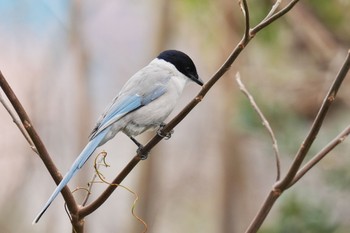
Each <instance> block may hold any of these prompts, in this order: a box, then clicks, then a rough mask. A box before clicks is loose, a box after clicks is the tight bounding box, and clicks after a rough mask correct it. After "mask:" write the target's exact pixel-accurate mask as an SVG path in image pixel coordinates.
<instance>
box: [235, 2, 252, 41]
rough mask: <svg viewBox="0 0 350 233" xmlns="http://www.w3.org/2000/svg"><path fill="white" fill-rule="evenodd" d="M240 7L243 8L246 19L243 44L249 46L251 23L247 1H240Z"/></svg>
mask: <svg viewBox="0 0 350 233" xmlns="http://www.w3.org/2000/svg"><path fill="white" fill-rule="evenodd" d="M238 3H239V6H240V8H241V11H242V13H243V16H244V19H245V30H244V36H243V43H244V44H247V43H248V41H249V40H250V39H251V38H250V34H249V31H250V21H249V18H250V17H249V8H248V3H247V0H239V2H238Z"/></svg>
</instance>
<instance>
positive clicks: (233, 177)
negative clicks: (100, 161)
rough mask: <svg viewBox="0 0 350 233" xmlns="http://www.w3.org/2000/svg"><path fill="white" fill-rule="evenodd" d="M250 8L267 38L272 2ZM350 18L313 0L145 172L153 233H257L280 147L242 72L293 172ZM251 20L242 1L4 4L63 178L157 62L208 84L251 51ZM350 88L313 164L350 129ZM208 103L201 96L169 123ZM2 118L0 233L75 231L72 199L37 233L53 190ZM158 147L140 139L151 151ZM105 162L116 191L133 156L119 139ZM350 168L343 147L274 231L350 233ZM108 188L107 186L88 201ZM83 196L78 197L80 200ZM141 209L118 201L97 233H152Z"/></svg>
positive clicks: (0, 44)
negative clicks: (172, 57)
mask: <svg viewBox="0 0 350 233" xmlns="http://www.w3.org/2000/svg"><path fill="white" fill-rule="evenodd" d="M248 2H249V6H250V13H251V23H252V25H256V24H257V23H258V22H259V21H260V20H262V19H263V18H264V17H265V16H266V14H267V13H268V12H269V10H270V8H271V5H272V2H273V1H269V0H264V1H262V0H251V1H248ZM349 11H350V2H349V1H346V0H334V1H318V0H309V1H301V2H300V3H299V4H298V5H297V6H296V7H295V8H294V9H293V10H292V11H291V12H290V13H288V14H287V15H286V16H285V17H283V18H282V19H280V20H278V21H277V22H275V23H274V24H273V25H271V26H269V27H268V28H266V29H264V30H263V31H262V32H261V33H259V34H258V35H257V36H256V37H255V38H254V39H253V40H252V41H251V43H250V44H249V45H248V47H247V48H245V49H244V51H243V52H242V54H241V55H240V56H239V58H238V59H237V61H236V62H235V63H234V64H233V66H232V68H231V70H230V71H229V72H227V73H226V74H225V76H224V77H223V78H222V79H221V80H220V81H219V82H218V83H217V84H216V85H215V86H214V88H213V89H212V90H211V91H210V92H209V93H208V95H207V96H206V97H205V99H204V100H203V101H202V102H201V103H200V104H199V105H198V106H197V107H196V108H195V109H194V110H193V111H192V112H191V114H190V115H188V117H187V118H186V119H184V121H183V122H181V124H179V125H178V126H177V127H176V128H175V133H174V134H173V136H172V138H171V140H168V141H162V142H161V143H160V144H158V145H157V147H156V148H155V149H154V150H153V151H152V152H151V154H150V157H149V159H147V160H146V161H142V162H141V163H139V165H137V167H136V169H134V170H133V171H132V173H131V174H130V175H129V176H128V177H127V179H126V180H125V182H124V183H123V184H124V185H125V186H127V187H128V188H130V189H132V190H133V191H134V192H136V193H137V194H138V195H139V197H140V199H139V201H138V202H137V204H136V213H137V214H138V215H139V216H140V217H141V218H142V219H143V220H144V221H146V222H147V224H148V228H149V231H148V232H152V233H153V232H155V233H177V232H201V233H213V232H232V233H236V232H244V230H245V229H246V228H247V226H248V225H249V223H250V221H251V220H252V219H253V217H254V216H255V214H256V213H257V211H258V210H259V208H260V206H261V204H262V202H263V200H264V199H265V197H266V195H267V194H268V192H269V190H270V189H271V187H272V185H273V183H274V181H275V177H276V168H275V161H274V156H273V150H272V145H271V140H270V138H269V135H268V133H267V131H266V130H265V128H264V127H263V126H262V124H261V122H260V120H259V118H258V117H257V115H256V114H255V112H254V111H253V109H252V107H251V106H250V104H249V102H248V101H247V98H246V97H245V96H244V95H243V94H242V93H241V92H240V91H239V89H238V86H237V84H236V82H235V74H236V73H237V72H238V71H239V72H240V74H241V77H242V81H243V82H244V83H245V85H246V87H247V88H248V90H249V91H250V92H251V93H252V94H253V96H254V97H255V99H256V101H257V103H258V105H259V106H260V107H261V109H262V111H263V112H264V113H265V115H266V117H267V119H268V120H269V122H270V124H271V127H272V128H273V130H274V132H275V134H276V137H277V141H278V143H279V148H280V152H281V156H282V172H283V174H284V173H285V172H286V170H287V168H288V166H289V164H290V162H291V160H292V158H293V156H294V155H295V153H296V151H297V150H298V148H299V145H300V144H301V142H302V141H303V139H304V137H305V135H306V133H307V132H308V130H309V128H310V125H311V123H312V120H313V118H314V117H315V115H316V113H317V111H318V108H319V106H320V104H321V102H322V98H323V97H324V95H325V94H326V93H327V90H328V88H329V86H330V84H331V83H332V80H333V78H334V77H335V75H336V73H337V71H338V69H339V68H340V66H341V65H342V62H343V60H344V58H345V56H346V52H347V50H348V49H349V45H350V27H349V22H350V14H349ZM243 22H244V21H243V18H242V14H241V11H240V8H239V5H238V1H231V0H217V1H209V0H182V1H166V0H151V1H135V0H131V1H130V0H116V1H108V0H104V1H97V0H85V1H79V0H72V1H68V0H61V1H58V0H53V1H49V0H41V1H30V0H2V1H0V35H1V36H0V49H1V53H0V69H1V72H2V73H3V74H4V76H5V77H6V78H7V80H8V82H9V83H10V85H11V86H12V88H13V89H14V91H15V92H16V94H17V95H18V98H19V99H20V100H21V102H22V104H23V105H24V107H25V109H26V110H27V112H28V114H29V116H30V118H31V119H32V121H33V124H34V126H35V127H36V129H37V131H38V132H39V134H40V136H41V138H42V140H43V141H44V143H45V145H46V146H47V149H48V151H49V153H50V154H51V155H52V157H53V160H54V161H55V163H56V164H57V166H58V167H59V169H60V171H61V172H62V173H65V172H66V171H67V170H68V168H69V167H70V165H71V163H72V162H73V161H74V159H75V157H76V156H77V155H78V154H79V153H80V151H81V149H82V148H83V147H84V145H85V144H86V143H87V140H88V135H89V133H90V132H91V130H92V128H93V127H94V124H95V122H96V120H97V118H98V117H99V115H100V114H101V113H102V111H103V110H104V108H105V107H106V106H107V104H108V103H109V102H110V101H111V100H112V98H113V97H114V96H115V95H116V94H117V93H118V92H119V90H120V88H121V87H122V85H123V84H124V83H125V82H126V80H127V79H128V78H129V77H130V76H131V75H133V74H134V73H135V72H136V71H137V70H139V69H140V68H142V67H143V66H145V65H147V64H148V62H149V61H151V60H152V59H153V58H154V57H156V56H157V55H158V54H159V52H160V51H162V50H164V49H178V50H182V51H184V52H186V53H187V54H189V55H190V56H191V57H192V59H193V60H194V62H195V64H196V65H197V70H198V73H199V75H200V76H201V77H202V79H203V80H205V81H208V79H209V78H210V77H211V76H212V74H214V73H215V71H216V70H217V69H218V68H219V67H220V66H221V64H222V63H223V62H224V61H225V59H226V58H227V57H228V55H229V54H230V52H231V51H232V49H233V48H234V47H235V46H236V44H237V43H238V42H239V40H240V38H241V36H242V32H243V30H244V25H243ZM349 78H350V77H348V78H347V79H346V80H345V81H344V84H343V85H342V87H341V89H340V91H339V95H338V97H339V98H338V99H337V101H336V102H335V104H334V105H333V106H332V108H331V109H330V113H329V114H328V116H327V118H326V120H325V123H324V127H323V128H322V130H321V131H320V133H319V135H318V137H317V139H316V141H315V143H314V145H313V147H312V148H311V151H310V154H309V156H308V157H307V158H308V159H309V158H311V156H312V155H313V154H315V153H317V152H318V151H319V150H320V149H321V148H322V147H324V146H325V145H326V144H327V143H328V142H329V141H330V140H331V139H333V138H334V137H335V136H336V135H337V134H338V133H339V132H341V131H342V129H344V128H345V126H346V125H348V124H349V119H350V118H349V116H350V92H349V91H347V89H349V88H350V80H349ZM199 90H200V89H199V87H198V86H197V85H189V86H188V88H187V89H186V90H185V93H184V95H183V97H182V98H181V101H180V103H179V104H178V107H177V108H176V109H175V111H174V112H173V114H172V116H174V115H175V114H176V113H178V112H179V111H180V110H181V109H182V108H183V107H184V106H185V105H186V103H188V102H189V101H190V100H191V99H192V98H193V97H194V96H195V95H196V93H198V91H199ZM170 118H171V117H170ZM0 120H1V122H0V132H1V133H0V145H1V148H2V153H1V156H0V170H1V173H2V184H1V186H2V188H1V189H0V209H1V211H0V229H1V232H4V233H12V232H52V233H55V232H70V231H71V227H70V222H69V218H68V217H67V215H66V213H65V211H64V202H63V199H62V197H61V196H59V197H58V198H57V199H56V200H55V202H54V203H53V204H52V205H51V207H50V208H49V209H48V211H47V212H46V214H45V215H44V216H43V218H42V219H41V221H40V222H39V223H38V224H37V225H35V226H32V225H31V222H32V220H33V219H34V217H35V216H36V214H37V213H38V211H39V210H40V208H41V207H42V205H43V204H44V203H45V202H46V200H47V198H48V197H49V196H50V194H51V193H52V191H53V190H54V188H55V184H54V182H53V180H52V178H51V177H50V176H49V175H48V172H47V170H46V169H45V167H44V166H43V163H42V162H41V160H40V159H39V158H38V156H37V155H36V154H35V153H33V152H32V151H31V149H30V148H29V146H28V145H27V143H26V141H25V140H24V138H23V136H22V135H21V133H20V132H19V130H18V129H17V127H16V126H15V124H13V122H12V119H11V118H10V116H9V115H8V113H7V112H6V111H5V109H4V108H0ZM153 134H154V133H149V134H146V135H143V136H141V137H139V139H140V141H142V142H144V143H146V142H147V140H148V139H149V138H150V137H151V136H152V135H153ZM103 150H104V151H106V152H108V157H107V162H108V163H109V164H110V167H109V168H101V172H103V174H104V175H105V176H106V179H107V180H112V179H113V178H114V177H115V176H116V175H117V174H118V172H119V171H120V170H121V169H122V168H123V167H124V166H125V165H126V163H127V162H128V161H129V160H130V159H131V158H132V156H134V154H135V151H136V147H135V145H134V144H133V143H132V142H131V141H130V140H129V139H128V138H127V137H126V136H125V135H123V134H120V135H117V136H116V137H115V138H114V139H113V140H111V141H110V142H109V143H107V144H106V145H104V146H102V147H100V148H99V149H98V151H99V152H100V151H103ZM349 155H350V143H349V141H345V142H344V143H343V144H341V145H340V146H339V147H337V148H336V149H335V150H334V151H332V152H331V153H330V154H329V155H328V156H327V157H326V158H325V159H324V160H322V161H321V162H320V164H319V165H317V166H316V167H315V168H314V169H312V170H311V171H310V172H309V173H308V174H307V175H306V176H305V177H304V178H303V179H302V180H301V181H300V182H298V183H297V184H296V185H295V186H294V187H292V188H291V189H290V190H288V191H287V192H286V193H284V194H283V195H282V197H281V198H280V199H279V200H278V201H277V203H276V205H275V206H274V207H273V209H272V211H271V213H270V215H269V216H268V218H267V220H266V221H265V223H264V225H263V227H262V229H261V232H318V233H320V232H327V233H329V232H336V233H342V232H348V229H349V228H350V224H349V223H350V217H349V216H350V211H349V210H350V198H349V197H350V170H349V169H348V167H349V164H350V157H349ZM90 160H91V161H89V162H88V163H87V164H86V165H85V167H84V169H82V170H81V172H80V173H79V174H78V176H77V177H76V178H75V179H74V180H73V181H72V182H71V183H70V184H69V186H70V188H71V189H72V190H73V189H74V188H76V187H86V185H87V183H88V182H89V181H90V180H91V177H92V176H93V174H94V170H93V167H92V160H93V159H90ZM105 187H106V185H104V184H96V185H94V188H93V190H92V191H93V193H92V197H91V199H90V200H93V199H94V198H95V197H96V196H98V194H99V193H100V192H101V191H102V190H103V189H104V188H105ZM84 194H85V193H84V191H77V192H76V193H75V195H76V196H77V198H78V199H79V200H82V199H83V197H84ZM133 201H134V196H133V195H132V194H131V193H129V192H128V191H126V190H125V189H123V188H118V189H117V191H116V192H114V194H113V195H112V196H111V197H110V198H109V199H108V201H107V202H106V203H105V204H104V205H103V206H102V207H101V208H99V209H98V210H97V211H96V212H94V213H93V214H91V215H90V216H88V217H87V218H86V232H142V230H143V225H142V224H141V223H140V222H138V221H137V220H136V219H135V218H134V217H133V216H132V214H131V208H132V204H133Z"/></svg>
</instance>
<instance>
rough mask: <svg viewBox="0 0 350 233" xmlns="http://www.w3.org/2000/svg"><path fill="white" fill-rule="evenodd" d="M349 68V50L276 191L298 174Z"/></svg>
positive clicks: (284, 186)
mask: <svg viewBox="0 0 350 233" xmlns="http://www.w3.org/2000/svg"><path fill="white" fill-rule="evenodd" d="M349 68H350V50H349V51H348V54H347V56H346V58H345V61H344V64H343V65H342V67H341V69H340V71H339V73H338V74H337V76H336V78H335V80H334V82H333V84H332V85H331V87H330V89H329V91H328V93H327V95H326V96H325V98H324V100H323V103H322V105H321V108H320V110H319V112H318V114H317V116H316V118H315V120H314V122H313V124H312V126H311V129H310V131H309V133H308V134H307V136H306V138H305V139H304V141H303V143H302V144H301V146H300V148H299V150H298V152H297V154H296V156H295V158H294V161H293V163H292V165H291V167H290V168H289V170H288V173H287V174H286V176H285V177H284V179H283V180H281V181H280V182H278V183H277V184H276V186H275V188H276V189H280V190H284V189H286V187H287V186H288V185H289V184H290V183H291V181H292V180H293V179H294V177H295V174H296V173H297V172H298V169H299V168H300V166H301V163H302V162H303V160H304V158H305V156H306V154H307V153H308V151H309V149H310V147H311V145H312V143H313V142H314V140H315V139H316V136H317V134H318V132H319V130H320V128H321V126H322V124H323V121H324V118H325V117H326V114H327V112H328V110H329V107H330V106H331V105H332V103H333V102H334V100H335V97H336V95H337V93H338V90H339V88H340V86H341V84H342V82H343V80H344V78H345V77H346V74H347V72H348V71H349Z"/></svg>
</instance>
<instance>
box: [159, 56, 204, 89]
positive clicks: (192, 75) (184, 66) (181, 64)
mask: <svg viewBox="0 0 350 233" xmlns="http://www.w3.org/2000/svg"><path fill="white" fill-rule="evenodd" d="M157 58H158V59H163V60H164V61H167V62H169V63H171V64H173V65H174V66H175V67H176V69H177V70H178V71H180V72H181V73H182V74H184V75H185V76H186V77H188V78H189V79H190V80H191V81H193V82H195V83H197V84H198V85H200V86H203V81H202V80H201V79H200V78H199V76H198V74H197V69H196V66H195V65H194V63H193V61H192V59H191V58H190V57H189V56H188V55H187V54H185V53H183V52H181V51H178V50H165V51H163V52H161V53H160V54H159V55H158V57H157Z"/></svg>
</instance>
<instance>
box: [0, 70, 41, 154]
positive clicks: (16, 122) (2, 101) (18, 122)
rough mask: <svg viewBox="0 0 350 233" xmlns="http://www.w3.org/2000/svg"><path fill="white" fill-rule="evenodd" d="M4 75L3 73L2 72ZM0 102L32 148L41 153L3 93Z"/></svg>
mask: <svg viewBox="0 0 350 233" xmlns="http://www.w3.org/2000/svg"><path fill="white" fill-rule="evenodd" d="M1 75H2V74H1ZM0 103H1V104H2V105H3V106H4V108H5V109H6V111H7V112H8V114H10V116H11V118H12V121H13V122H14V123H15V124H16V126H17V128H18V129H19V131H21V133H22V135H23V137H24V138H25V139H26V141H27V142H28V144H29V146H30V148H31V149H32V150H33V151H34V152H35V153H36V154H38V155H39V152H38V150H37V149H36V148H35V145H34V143H33V141H32V139H31V138H30V137H29V135H28V133H27V131H26V130H25V129H24V127H23V125H22V123H21V122H20V119H18V117H17V116H16V114H15V113H14V112H13V111H12V109H11V108H10V106H9V105H8V104H7V103H6V101H5V100H4V98H3V97H2V95H1V94H0Z"/></svg>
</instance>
